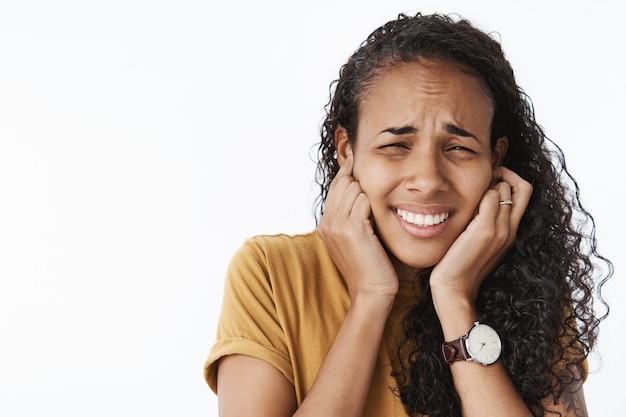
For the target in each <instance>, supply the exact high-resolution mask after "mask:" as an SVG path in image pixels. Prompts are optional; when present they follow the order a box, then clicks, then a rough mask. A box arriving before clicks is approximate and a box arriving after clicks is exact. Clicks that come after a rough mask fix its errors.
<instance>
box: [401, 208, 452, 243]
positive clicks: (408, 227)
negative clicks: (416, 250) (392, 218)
mask: <svg viewBox="0 0 626 417" xmlns="http://www.w3.org/2000/svg"><path fill="white" fill-rule="evenodd" d="M396 218H397V219H398V222H399V223H400V227H402V229H403V230H404V231H405V232H407V233H408V234H410V235H411V236H413V237H418V238H433V237H436V236H438V235H440V234H441V233H443V231H444V230H445V229H446V228H447V227H448V220H450V217H448V218H447V219H446V220H444V221H443V222H441V223H439V224H435V225H432V226H418V225H416V224H413V223H409V222H407V221H406V220H404V219H403V218H402V217H400V216H399V215H398V214H397V213H396Z"/></svg>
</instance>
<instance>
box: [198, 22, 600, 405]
mask: <svg viewBox="0 0 626 417" xmlns="http://www.w3.org/2000/svg"><path fill="white" fill-rule="evenodd" d="M327 110H328V111H327V117H326V119H325V121H324V124H323V127H322V141H321V144H320V148H319V156H320V160H319V163H318V182H319V184H320V186H321V195H320V200H319V209H320V214H321V219H320V221H319V224H318V228H317V230H315V231H313V232H311V233H307V234H302V235H297V236H285V235H279V236H258V237H255V238H253V239H250V240H248V241H247V242H246V243H245V245H244V246H243V247H242V248H241V249H240V250H239V251H238V252H237V254H236V255H235V256H234V258H233V260H232V262H231V266H230V268H229V272H228V276H227V282H226V287H225V294H224V303H223V310H222V315H221V318H220V323H219V328H218V341H217V342H216V344H215V345H214V347H213V349H212V350H211V353H210V356H209V358H208V360H207V364H206V378H207V381H208V382H209V385H210V386H211V387H212V388H213V389H214V390H215V391H216V392H217V394H218V398H219V408H220V415H222V416H233V415H256V416H290V415H297V416H308V415H316V416H317V415H319V416H335V415H336V416H344V417H345V416H392V415H399V416H400V415H428V416H431V417H434V416H446V417H449V416H461V415H462V416H465V417H469V416H481V417H484V416H500V417H501V416H530V415H535V416H542V415H546V414H548V415H551V414H550V412H552V411H553V412H556V413H560V414H561V415H564V416H584V415H586V409H585V403H584V396H583V389H582V382H583V380H584V378H585V375H586V374H585V372H586V369H585V359H586V357H587V355H588V354H589V352H590V350H591V349H592V348H593V346H594V343H595V340H596V336H597V326H598V323H599V322H600V320H601V318H598V317H596V315H595V313H594V311H593V309H592V294H593V291H594V289H595V288H596V285H601V283H596V282H594V277H595V274H596V272H595V271H596V269H595V262H596V261H601V262H606V265H607V266H608V267H609V275H610V269H611V266H610V263H609V262H608V261H606V260H605V259H604V258H602V257H601V256H599V255H598V254H597V253H596V250H595V240H594V237H593V236H594V226H593V220H592V218H591V216H590V215H589V214H588V213H587V212H586V211H585V210H584V209H583V208H582V207H581V205H580V202H579V201H578V197H577V191H578V190H577V187H576V184H575V182H573V180H571V178H570V177H569V174H568V173H567V171H566V170H565V165H564V161H563V158H562V155H561V153H560V152H559V151H558V148H557V147H555V146H554V147H552V148H550V146H549V143H548V142H546V138H545V136H544V134H543V132H542V130H541V128H540V127H539V126H538V125H537V123H536V122H535V119H534V115H533V112H532V107H531V104H530V101H529V100H528V99H527V98H526V96H525V95H524V94H523V92H522V91H521V90H520V89H519V88H518V87H517V84H516V82H515V78H514V76H513V71H512V69H511V67H510V65H509V63H508V62H507V61H506V59H505V57H504V54H503V52H502V50H501V48H500V45H499V44H498V43H497V42H496V41H494V40H493V39H491V38H490V37H489V36H488V35H486V34H484V33H483V32H481V31H479V30H477V29H476V28H474V27H472V25H471V24H470V23H469V22H466V21H455V20H453V19H451V18H449V17H446V16H440V15H430V16H422V15H419V14H418V15H417V16H415V17H407V16H405V15H400V16H399V18H398V19H397V20H394V21H391V22H389V23H387V24H385V25H383V26H382V27H380V28H379V29H377V30H376V31H374V32H373V33H372V34H371V35H370V36H369V37H368V39H367V40H366V42H364V43H363V44H362V45H361V47H360V48H359V49H358V50H357V51H356V52H355V53H354V54H353V55H352V57H351V58H350V59H349V60H348V62H347V63H346V64H345V65H344V66H343V67H342V69H341V72H340V77H339V79H338V80H337V83H336V86H335V91H334V94H333V96H332V98H331V102H330V104H329V107H328V109H327ZM581 225H583V226H584V225H588V226H589V228H590V229H589V228H588V229H585V228H584V227H583V226H581ZM555 415H558V414H555Z"/></svg>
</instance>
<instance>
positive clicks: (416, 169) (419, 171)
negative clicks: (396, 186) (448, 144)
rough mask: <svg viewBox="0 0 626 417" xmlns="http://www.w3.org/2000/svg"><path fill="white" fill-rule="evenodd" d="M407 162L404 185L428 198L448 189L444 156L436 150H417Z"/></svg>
mask: <svg viewBox="0 0 626 417" xmlns="http://www.w3.org/2000/svg"><path fill="white" fill-rule="evenodd" d="M405 162H406V167H405V170H404V172H405V179H404V185H405V187H406V188H407V189H408V190H410V191H411V192H414V193H418V194H420V196H421V197H426V198H427V197H432V196H434V195H435V194H437V193H439V192H442V191H445V190H446V189H447V187H448V181H447V178H446V175H445V167H444V164H443V161H442V156H441V155H439V154H438V153H437V152H436V150H434V149H427V150H426V149H425V150H423V151H420V152H415V154H414V155H413V156H412V157H411V158H407V160H406V161H405Z"/></svg>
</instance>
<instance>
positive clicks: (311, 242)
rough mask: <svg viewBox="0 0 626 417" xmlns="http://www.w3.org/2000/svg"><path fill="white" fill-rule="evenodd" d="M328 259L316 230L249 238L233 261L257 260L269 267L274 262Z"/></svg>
mask: <svg viewBox="0 0 626 417" xmlns="http://www.w3.org/2000/svg"><path fill="white" fill-rule="evenodd" d="M327 257H328V253H327V251H326V247H325V246H324V243H323V242H322V240H321V239H320V238H319V236H318V234H317V231H315V230H314V231H311V232H308V233H302V234H295V235H288V234H274V235H257V236H254V237H251V238H248V239H246V240H245V241H244V243H243V245H242V246H241V248H240V249H239V250H238V251H237V252H236V254H235V256H234V257H233V260H234V261H237V260H244V259H249V260H251V259H255V260H256V261H257V262H261V263H263V264H267V265H268V266H269V264H270V263H274V262H281V261H282V262H288V263H294V262H296V263H297V262H312V261H316V260H323V259H325V258H327Z"/></svg>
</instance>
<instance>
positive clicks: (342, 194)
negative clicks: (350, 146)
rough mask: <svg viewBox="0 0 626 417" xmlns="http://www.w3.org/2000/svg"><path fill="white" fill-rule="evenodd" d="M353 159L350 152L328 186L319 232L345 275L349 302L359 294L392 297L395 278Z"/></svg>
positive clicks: (395, 284) (395, 291)
mask: <svg viewBox="0 0 626 417" xmlns="http://www.w3.org/2000/svg"><path fill="white" fill-rule="evenodd" d="M353 159H354V157H353V154H352V153H351V152H350V153H349V155H348V157H347V158H346V159H345V161H344V163H343V165H342V166H341V168H340V169H339V172H338V173H337V175H336V176H335V178H334V179H333V181H332V183H331V185H330V188H329V191H328V196H327V198H326V205H325V209H324V214H323V216H322V219H321V221H320V223H319V226H318V233H319V235H320V237H321V239H322V241H323V242H324V244H325V245H326V248H327V249H328V252H329V253H330V256H331V258H332V259H333V261H334V262H335V264H336V265H337V267H338V268H339V271H341V273H342V275H343V276H344V279H345V280H346V284H347V286H348V291H349V292H350V298H351V299H352V301H354V300H355V298H356V297H357V296H361V295H367V296H371V295H374V296H378V295H382V296H386V297H389V296H391V297H392V298H393V297H395V295H396V293H397V291H398V277H397V274H396V272H395V270H394V268H393V265H392V264H391V261H390V259H389V256H388V255H387V253H386V252H385V250H384V248H383V246H382V244H381V243H380V240H379V239H378V237H377V236H376V234H375V233H374V229H373V227H372V222H371V220H370V216H371V206H370V202H369V200H368V198H367V196H366V195H365V194H364V193H363V192H362V191H361V186H360V185H359V183H358V181H356V180H355V179H354V177H352V167H353V163H354V161H353Z"/></svg>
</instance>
